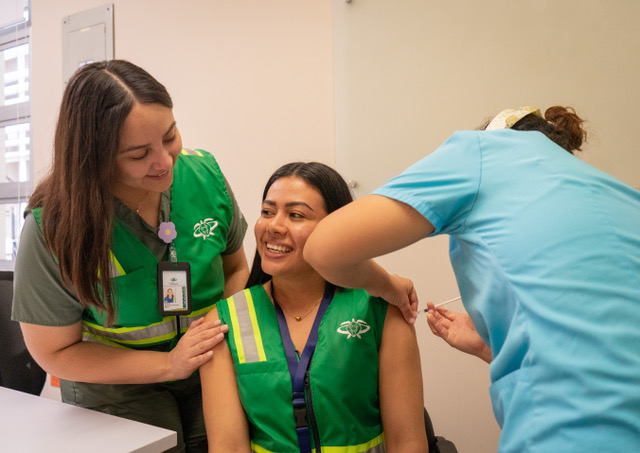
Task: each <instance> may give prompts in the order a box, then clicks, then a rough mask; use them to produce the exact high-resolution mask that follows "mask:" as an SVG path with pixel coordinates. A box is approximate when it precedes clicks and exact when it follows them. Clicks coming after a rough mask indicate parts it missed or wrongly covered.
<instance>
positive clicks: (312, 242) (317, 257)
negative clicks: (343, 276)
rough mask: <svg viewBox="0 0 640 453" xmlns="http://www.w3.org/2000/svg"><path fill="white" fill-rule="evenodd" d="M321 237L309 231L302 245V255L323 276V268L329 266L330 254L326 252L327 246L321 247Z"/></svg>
mask: <svg viewBox="0 0 640 453" xmlns="http://www.w3.org/2000/svg"><path fill="white" fill-rule="evenodd" d="M321 243H322V239H321V238H320V237H319V236H318V235H317V234H316V231H314V232H313V233H311V235H310V236H309V238H308V239H307V242H306V243H305V245H304V250H303V252H302V256H303V257H304V259H305V261H306V262H307V263H309V265H310V266H311V267H313V268H314V269H315V270H316V272H318V273H319V274H320V275H322V276H323V277H324V276H325V275H324V271H325V269H327V268H329V267H330V266H331V254H330V253H327V250H328V248H327V247H322V245H321Z"/></svg>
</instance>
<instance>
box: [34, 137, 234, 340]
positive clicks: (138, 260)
mask: <svg viewBox="0 0 640 453" xmlns="http://www.w3.org/2000/svg"><path fill="white" fill-rule="evenodd" d="M41 209H42V208H37V209H34V210H33V214H34V216H35V218H36V220H37V221H38V223H39V224H40V218H41ZM45 209H46V208H45ZM231 216H232V206H231V200H230V199H229V195H228V193H227V190H226V186H225V183H224V178H223V176H222V172H221V171H220V168H219V167H218V164H217V162H216V160H215V158H214V157H213V156H212V155H211V154H209V153H207V152H206V151H202V150H186V149H185V150H183V151H182V153H181V154H180V156H179V157H178V159H177V161H176V164H175V166H174V169H173V184H172V186H171V221H172V222H173V223H174V224H175V226H176V232H177V237H176V238H175V239H174V241H173V243H174V244H175V247H176V251H177V254H178V261H188V262H189V263H190V265H191V293H192V302H193V311H192V312H191V314H190V315H188V316H186V317H184V318H183V319H182V322H181V330H182V331H186V329H187V328H188V326H189V325H190V323H191V322H193V321H195V320H196V319H198V318H200V317H203V316H204V315H206V313H208V312H209V311H210V310H211V308H212V307H213V305H214V303H215V302H216V301H218V300H219V299H220V298H221V297H222V293H223V291H224V274H223V269H222V257H221V252H222V251H224V250H225V248H226V245H227V231H228V229H229V224H230V222H231ZM79 221H81V219H79ZM112 247H113V249H112V252H111V264H112V268H111V271H112V276H113V278H112V282H113V285H114V289H115V290H116V294H117V305H116V306H117V317H116V321H115V323H114V325H113V326H112V327H104V326H103V325H104V322H105V320H106V314H105V313H104V312H103V311H101V310H97V309H95V308H93V307H90V308H87V309H86V310H85V311H84V313H83V321H82V324H83V340H85V341H87V340H88V341H97V342H100V343H104V344H109V345H111V346H116V347H123V348H135V349H150V350H157V351H170V350H171V349H172V348H173V347H174V346H175V345H176V344H177V332H176V320H175V317H173V316H168V317H162V316H161V315H160V314H159V313H158V287H157V265H158V260H157V259H156V257H155V256H154V254H153V253H152V252H151V251H150V250H149V249H148V248H147V247H146V246H145V245H144V244H143V243H142V242H141V241H140V240H139V239H138V238H136V237H135V236H134V235H133V234H132V233H131V232H130V231H129V230H128V228H127V227H126V226H125V225H124V224H122V223H121V222H120V221H119V220H118V219H117V218H116V219H114V228H113V244H112Z"/></svg>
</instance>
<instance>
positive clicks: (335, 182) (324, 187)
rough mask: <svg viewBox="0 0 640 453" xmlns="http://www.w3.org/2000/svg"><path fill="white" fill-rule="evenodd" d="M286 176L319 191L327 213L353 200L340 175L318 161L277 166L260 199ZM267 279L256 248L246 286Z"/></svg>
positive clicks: (269, 278) (258, 283)
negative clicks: (300, 180)
mask: <svg viewBox="0 0 640 453" xmlns="http://www.w3.org/2000/svg"><path fill="white" fill-rule="evenodd" d="M288 176H295V177H297V178H300V179H302V180H303V181H304V182H306V183H307V184H309V185H310V186H312V187H314V188H315V189H316V190H317V191H318V192H320V195H321V196H322V199H323V200H324V207H325V210H326V211H327V214H330V213H332V212H333V211H335V210H337V209H339V208H341V207H342V206H344V205H346V204H349V203H351V202H352V201H353V197H352V196H351V192H350V191H349V186H348V185H347V183H346V182H345V180H344V179H343V178H342V176H340V174H339V173H338V172H337V171H335V170H334V169H333V168H331V167H329V166H328V165H325V164H322V163H319V162H292V163H289V164H285V165H283V166H282V167H280V168H278V169H277V170H276V171H275V172H274V173H273V174H272V175H271V177H270V178H269V180H268V181H267V184H266V186H265V187H264V192H263V193H262V201H264V200H265V198H267V193H268V192H269V189H270V188H271V186H272V185H273V183H274V182H276V181H277V180H278V179H280V178H286V177H288ZM269 280H271V275H269V274H267V273H265V272H264V271H263V270H262V259H261V258H260V255H259V254H258V251H257V250H256V254H255V256H254V258H253V265H252V266H251V274H249V280H248V281H247V285H246V287H247V288H249V287H251V286H255V285H260V284H263V283H266V282H268V281H269Z"/></svg>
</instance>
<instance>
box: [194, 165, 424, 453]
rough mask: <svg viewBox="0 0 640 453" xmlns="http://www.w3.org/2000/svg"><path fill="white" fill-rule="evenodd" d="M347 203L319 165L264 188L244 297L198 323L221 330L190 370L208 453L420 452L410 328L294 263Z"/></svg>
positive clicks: (362, 296)
mask: <svg viewBox="0 0 640 453" xmlns="http://www.w3.org/2000/svg"><path fill="white" fill-rule="evenodd" d="M351 200H352V198H351V194H350V193H349V189H348V187H347V185H346V183H345V182H344V180H343V179H342V177H340V175H339V174H338V173H337V172H336V171H334V170H333V169H331V168H329V167H327V166H326V165H323V164H319V163H314V162H312V163H291V164H287V165H284V166H283V167H281V168H280V169H278V170H277V171H276V172H275V173H274V174H273V175H272V176H271V178H270V179H269V181H268V183H267V185H266V187H265V190H264V194H263V201H262V211H261V215H260V218H259V219H258V221H257V223H256V226H255V236H256V244H257V252H256V256H255V259H254V262H253V269H252V272H251V277H250V278H249V282H248V284H247V289H245V290H244V291H241V292H239V293H237V294H235V295H233V296H232V297H230V298H228V299H226V300H223V301H221V302H218V304H217V307H216V309H214V310H213V311H212V312H211V313H210V314H209V315H208V317H207V318H208V319H207V320H208V321H215V320H218V319H220V320H222V322H223V323H225V324H228V325H229V333H228V336H227V341H226V342H222V343H220V344H218V345H217V346H216V347H214V349H213V350H214V356H215V359H214V360H212V361H210V362H208V363H207V364H206V365H204V366H202V367H201V369H200V372H201V376H202V386H203V401H204V411H205V424H206V428H207V433H208V434H209V439H210V444H209V448H210V451H224V452H249V451H252V452H260V453H269V452H273V453H276V452H277V453H284V452H310V451H311V449H312V448H315V451H320V448H321V447H322V448H323V449H325V448H329V449H330V450H329V451H331V452H336V453H337V452H376V453H380V452H385V451H387V452H402V453H410V452H427V450H428V446H427V439H426V433H425V428H424V419H423V397H422V376H421V370H420V357H419V354H418V347H417V343H416V337H415V331H414V329H413V327H412V326H410V325H408V324H407V323H406V322H405V321H404V319H403V317H402V315H401V314H400V311H399V310H398V309H396V308H395V307H393V306H390V305H388V304H387V303H386V302H385V301H383V300H382V299H379V298H376V297H372V296H370V295H369V294H367V293H366V292H365V291H363V290H351V289H344V288H336V287H335V286H333V285H331V284H330V283H328V282H327V281H325V280H324V279H323V278H322V277H321V276H320V275H319V274H318V273H317V272H316V271H315V270H314V269H313V268H312V267H311V266H309V264H307V262H306V261H305V260H304V258H303V256H302V252H303V250H304V245H305V242H306V240H307V237H308V236H309V234H310V233H311V232H312V231H313V229H314V228H315V226H316V225H317V223H318V222H319V221H320V220H321V219H322V218H324V217H325V216H326V215H327V214H328V213H330V212H333V211H335V210H336V209H338V208H339V207H341V206H343V205H345V204H347V203H349V202H350V201H351ZM323 451H324V450H323Z"/></svg>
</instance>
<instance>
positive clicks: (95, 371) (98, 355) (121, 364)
mask: <svg viewBox="0 0 640 453" xmlns="http://www.w3.org/2000/svg"><path fill="white" fill-rule="evenodd" d="M36 359H37V361H38V363H39V364H40V365H41V366H42V368H43V369H45V370H46V371H47V372H49V373H50V374H52V375H54V376H57V377H59V378H62V379H66V380H70V381H79V382H89V383H97V384H148V383H152V382H163V381H168V380H173V379H176V378H177V376H175V375H174V373H173V370H172V369H171V366H170V360H169V354H168V353H165V352H156V351H136V350H131V349H121V348H116V347H112V346H107V345H104V344H100V343H93V342H86V341H81V342H78V343H74V344H72V345H70V346H67V347H66V348H64V349H61V350H59V351H57V352H54V353H51V354H48V355H46V356H44V357H36Z"/></svg>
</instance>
